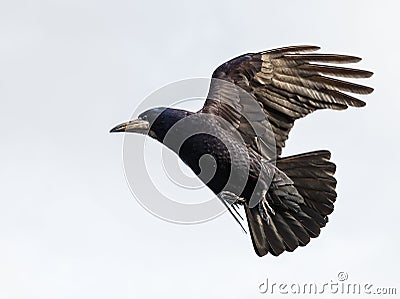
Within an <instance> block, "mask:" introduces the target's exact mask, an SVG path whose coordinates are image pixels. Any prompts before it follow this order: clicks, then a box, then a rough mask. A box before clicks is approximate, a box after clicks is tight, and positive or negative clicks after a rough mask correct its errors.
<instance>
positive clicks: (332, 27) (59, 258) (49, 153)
mask: <svg viewBox="0 0 400 299" xmlns="http://www.w3.org/2000/svg"><path fill="white" fill-rule="evenodd" d="M396 4H397V3H396V1H379V2H378V1H374V2H372V1H339V0H335V1H284V2H280V1H246V2H245V1H218V2H217V1H198V2H188V1H164V2H162V1H159V2H156V1H119V0H117V1H93V0H92V1H90V0H80V1H77V0H72V1H71V0H68V1H67V0H64V1H43V0H38V1H2V2H1V3H0V40H1V43H0V99H1V109H0V113H1V117H0V125H1V128H2V130H1V147H0V159H1V162H0V165H1V168H0V180H1V182H2V184H1V186H2V187H1V188H0V198H1V201H0V227H1V229H0V265H1V267H0V298H7V299H12V298H18V299H20V298H21V299H25V298H29V299H34V298H40V299H45V298H52V299H59V298H60V299H61V298H63V299H64V298H74V299H78V298H98V299H102V298H111V297H112V298H121V299H122V298H157V297H158V298H159V297H162V298H174V299H178V298H230V299H236V298H238V299H239V298H240V299H242V298H261V297H264V296H268V295H265V294H264V295H262V294H260V293H259V292H258V286H259V284H260V283H261V282H263V281H264V280H265V279H266V278H267V277H268V278H270V279H271V280H273V281H276V282H288V283H289V282H313V281H316V282H321V281H330V280H331V279H335V278H336V275H337V273H338V272H340V271H345V272H347V273H348V274H349V280H350V279H351V281H353V282H360V283H361V282H369V283H373V284H375V285H377V286H382V287H393V286H396V283H398V281H399V279H398V278H399V270H398V265H399V256H398V247H399V245H400V239H399V235H398V229H397V220H398V215H397V214H398V211H399V208H400V203H399V195H398V191H397V190H398V184H399V183H398V179H399V174H398V166H399V155H398V153H397V151H398V148H399V137H398V136H399V133H398V132H399V130H400V125H399V121H398V111H399V109H400V101H399V99H398V95H397V88H398V85H399V83H398V74H397V72H398V69H399V67H400V65H399V64H400V62H399V61H400V60H399V58H398V49H399V46H400V42H399V39H400V38H399V34H398V28H400V23H399V18H398V11H399V10H398V5H396ZM296 44H315V45H319V46H321V47H322V51H324V52H337V53H344V54H353V55H358V56H361V57H363V58H364V60H363V61H362V62H361V63H359V64H358V66H359V67H361V68H365V69H368V70H372V71H374V72H375V75H374V77H373V78H371V79H368V80H367V81H365V82H364V81H363V83H366V84H368V85H370V86H372V87H374V88H375V92H374V93H373V94H372V95H371V96H366V97H363V99H364V100H365V101H367V107H366V108H363V109H357V110H356V109H349V110H347V111H345V112H334V111H323V112H317V113H315V114H312V115H310V116H309V117H307V118H306V119H303V120H300V121H298V122H297V123H296V125H295V128H294V129H293V130H292V132H291V135H290V138H289V142H288V143H287V147H286V148H285V151H284V154H285V155H288V154H295V153H301V152H306V151H310V150H316V149H329V150H331V152H332V159H333V161H334V162H335V163H336V164H337V174H336V178H337V179H338V187H337V190H338V200H337V203H336V209H335V211H334V213H333V214H332V216H331V217H330V222H329V223H328V225H327V227H326V228H324V229H323V231H322V233H321V236H320V237H318V238H317V239H314V240H312V241H311V243H310V244H309V245H307V246H306V247H304V248H300V249H298V250H296V251H295V252H293V253H284V254H282V255H281V256H280V257H278V258H275V257H272V256H269V255H268V256H265V257H264V258H259V257H257V256H256V254H255V253H254V252H253V248H252V245H251V241H250V237H249V236H248V235H244V234H243V233H241V231H240V229H239V227H238V226H237V225H236V224H235V223H234V221H233V220H232V219H231V218H230V217H229V215H227V214H225V215H223V216H221V217H219V218H217V219H216V220H214V221H210V222H207V223H204V224H201V225H190V226H184V225H176V224H172V223H168V222H165V221H162V220H160V219H158V218H156V217H154V216H152V215H150V214H149V213H148V212H147V211H145V210H144V209H143V208H142V207H141V206H140V205H139V204H138V203H137V202H136V201H135V200H134V198H133V196H132V194H131V193H130V191H129V188H128V186H127V184H126V182H125V178H124V173H123V167H122V136H121V135H120V136H116V135H110V134H109V133H108V131H109V129H110V128H111V127H112V126H113V125H115V124H117V123H120V122H121V121H124V120H126V119H128V118H129V117H130V116H131V113H132V112H133V111H134V109H135V107H136V106H137V105H138V104H139V103H140V102H141V101H142V100H143V99H144V98H145V97H146V96H147V95H148V94H150V93H151V92H152V91H154V90H155V89H157V88H159V87H161V86H163V85H166V84H168V83H170V82H174V81H177V80H181V79H185V78H192V77H208V76H210V75H211V73H212V71H213V69H214V68H215V67H217V66H218V65H219V64H220V63H222V62H224V61H226V60H228V59H230V58H232V57H234V56H236V55H239V54H242V53H245V52H250V51H251V52H253V51H259V50H264V49H270V48H275V47H279V46H285V45H296ZM137 138H138V140H139V139H140V138H141V137H139V136H138V137H137ZM152 146H159V145H156V144H155V143H154V144H153V145H152ZM153 166H154V165H153ZM154 167H156V166H154ZM160 173H161V171H160ZM209 194H210V191H208V190H205V189H203V190H197V191H193V192H192V197H193V199H194V200H201V198H203V197H204V196H209ZM149 196H152V194H149ZM177 196H179V194H177ZM356 211H357V212H356ZM397 287H400V286H399V285H397ZM337 296H338V295H336V296H334V295H332V298H334V297H337ZM299 297H301V296H299ZM327 297H328V296H327V295H324V297H323V298H327ZM321 298H322V296H321Z"/></svg>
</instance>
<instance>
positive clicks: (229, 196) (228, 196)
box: [218, 191, 245, 205]
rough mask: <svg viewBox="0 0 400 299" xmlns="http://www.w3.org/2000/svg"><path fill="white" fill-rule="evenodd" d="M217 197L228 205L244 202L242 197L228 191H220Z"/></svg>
mask: <svg viewBox="0 0 400 299" xmlns="http://www.w3.org/2000/svg"><path fill="white" fill-rule="evenodd" d="M218 197H219V198H220V199H221V200H223V201H225V202H226V203H228V204H230V205H233V204H243V203H244V202H245V199H244V198H243V197H240V196H237V195H236V194H235V193H233V192H230V191H222V192H221V193H220V194H219V195H218Z"/></svg>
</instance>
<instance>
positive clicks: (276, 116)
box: [110, 46, 373, 256]
mask: <svg viewBox="0 0 400 299" xmlns="http://www.w3.org/2000/svg"><path fill="white" fill-rule="evenodd" d="M319 49H320V48H319V47H317V46H290V47H283V48H277V49H272V50H267V51H263V52H258V53H248V54H244V55H241V56H238V57H236V58H233V59H231V60H229V61H227V62H225V63H223V64H222V65H220V66H219V67H218V68H217V69H216V70H215V71H214V72H213V74H212V78H211V84H210V89H209V93H208V95H207V98H206V99H205V103H204V106H203V108H202V109H201V110H199V111H197V112H190V111H186V110H180V109H172V108H165V107H159V108H153V109H150V110H147V111H145V112H143V113H142V114H140V115H139V117H138V119H136V120H130V121H127V122H124V123H122V124H120V125H118V126H116V127H114V128H113V129H112V130H111V131H110V132H130V133H141V134H145V135H149V136H150V137H152V138H154V139H156V140H158V141H159V142H161V143H162V144H164V145H165V146H167V147H168V148H170V149H171V150H173V151H174V152H175V153H176V154H178V155H179V157H180V159H182V161H183V162H184V163H186V164H187V165H188V166H189V167H190V168H191V169H192V170H193V172H194V173H195V174H196V175H197V176H198V177H199V178H200V179H201V180H202V181H203V182H204V183H205V184H206V185H207V186H208V187H209V188H210V189H211V190H212V191H213V192H214V193H215V194H216V195H217V196H218V197H219V198H220V199H221V200H222V202H223V203H224V204H225V205H226V206H227V208H228V209H229V211H230V212H231V214H232V215H233V216H234V217H235V219H236V220H237V221H238V222H240V221H239V219H238V217H236V215H235V213H237V208H238V207H240V206H243V207H244V210H245V215H246V218H247V223H248V228H249V231H250V236H251V239H252V243H253V247H254V250H255V252H256V254H257V255H258V256H264V255H266V254H267V253H268V252H269V253H271V254H272V255H274V256H278V255H280V254H281V253H283V252H284V251H289V252H292V251H294V250H295V249H296V248H298V247H299V246H305V245H306V244H308V243H309V242H310V238H315V237H317V236H318V235H319V234H320V230H321V228H322V227H324V226H325V225H326V223H327V221H328V215H329V214H331V213H332V212H333V209H334V203H335V201H336V196H337V194H336V191H335V188H336V179H335V178H334V174H335V170H336V166H335V164H334V163H332V162H331V161H330V157H331V154H330V152H329V151H327V150H319V151H313V152H308V153H304V154H298V155H294V156H289V157H282V156H281V154H282V148H283V147H284V146H285V141H286V140H287V139H288V134H289V132H290V130H291V128H292V127H293V124H294V122H295V120H297V119H299V118H302V117H304V116H306V115H308V114H309V113H311V112H314V111H316V110H319V109H326V108H329V109H335V110H344V109H346V108H348V107H349V106H352V107H362V106H365V102H363V101H361V100H359V99H357V98H355V97H353V96H352V95H350V94H349V93H353V94H369V93H371V92H372V91H373V89H372V88H370V87H367V86H363V85H359V84H355V83H352V82H348V81H344V80H340V79H336V78H334V77H345V78H369V77H371V76H372V74H373V73H372V72H369V71H365V70H359V69H353V68H347V67H339V66H337V65H336V64H345V63H355V62H358V61H360V60H361V59H360V58H358V57H354V56H349V55H337V54H318V53H315V51H317V50H319ZM204 157H208V159H204ZM234 212H235V213H234ZM237 214H238V213H237ZM238 216H239V217H241V216H240V214H238ZM242 228H243V226H242Z"/></svg>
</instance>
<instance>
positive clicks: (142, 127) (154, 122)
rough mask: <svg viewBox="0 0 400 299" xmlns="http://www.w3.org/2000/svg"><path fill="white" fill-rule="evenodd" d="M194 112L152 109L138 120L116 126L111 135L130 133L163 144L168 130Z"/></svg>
mask: <svg viewBox="0 0 400 299" xmlns="http://www.w3.org/2000/svg"><path fill="white" fill-rule="evenodd" d="M191 113H192V112H189V111H186V110H180V109H171V108H165V107H158V108H152V109H149V110H146V111H144V112H142V113H141V114H140V115H139V116H138V118H137V119H134V120H129V121H127V122H124V123H122V124H119V125H117V126H115V127H114V128H113V129H111V130H110V133H115V132H128V133H139V134H144V135H149V136H150V137H152V138H155V139H157V140H158V141H160V142H162V140H163V139H164V137H165V135H166V134H167V132H168V130H169V129H170V128H171V127H172V126H173V125H174V124H175V123H176V122H178V121H179V120H181V119H183V118H185V117H186V116H188V115H189V114H191Z"/></svg>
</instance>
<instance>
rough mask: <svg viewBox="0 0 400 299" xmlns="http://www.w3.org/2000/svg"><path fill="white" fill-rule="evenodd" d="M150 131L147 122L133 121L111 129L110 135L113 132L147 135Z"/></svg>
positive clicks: (141, 120)
mask: <svg viewBox="0 0 400 299" xmlns="http://www.w3.org/2000/svg"><path fill="white" fill-rule="evenodd" d="M149 129H150V123H149V122H148V121H147V120H143V119H135V120H130V121H127V122H124V123H122V124H119V125H118V126H116V127H114V128H112V129H111V130H110V133H115V132H129V133H141V134H147V133H148V131H149Z"/></svg>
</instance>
